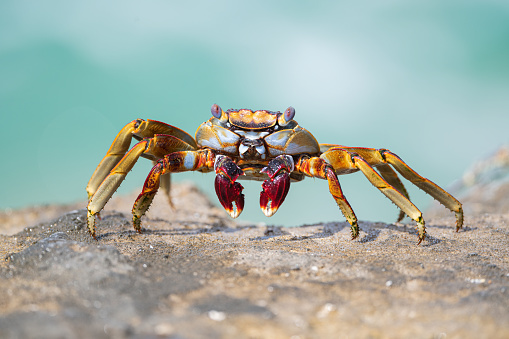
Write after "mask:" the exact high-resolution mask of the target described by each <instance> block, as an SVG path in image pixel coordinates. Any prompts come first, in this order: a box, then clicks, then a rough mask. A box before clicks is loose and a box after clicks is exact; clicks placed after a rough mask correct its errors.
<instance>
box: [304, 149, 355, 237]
mask: <svg viewBox="0 0 509 339" xmlns="http://www.w3.org/2000/svg"><path fill="white" fill-rule="evenodd" d="M295 170H296V171H298V172H300V173H303V174H305V175H307V176H310V177H315V178H321V179H326V180H327V181H328V183H329V191H330V193H331V194H332V197H333V198H334V200H335V201H336V204H337V205H338V206H339V209H340V210H341V212H342V213H343V215H344V216H345V218H346V220H347V221H348V223H349V224H350V226H351V231H352V239H355V238H357V237H358V236H359V225H358V223H357V217H356V216H355V213H354V211H353V209H352V207H351V206H350V204H349V203H348V201H347V200H346V198H345V196H344V195H343V191H342V190H341V186H340V184H339V180H338V176H337V175H336V172H335V171H334V168H333V167H332V166H331V165H330V164H329V163H327V162H326V161H325V160H323V159H322V158H318V157H312V158H310V157H308V156H301V157H300V158H299V160H298V161H297V162H296V163H295Z"/></svg>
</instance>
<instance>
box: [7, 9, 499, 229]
mask: <svg viewBox="0 0 509 339" xmlns="http://www.w3.org/2000/svg"><path fill="white" fill-rule="evenodd" d="M214 103H217V104H219V105H220V106H221V107H222V108H223V109H227V108H253V109H269V110H284V109H286V108H287V107H288V106H290V105H291V106H293V107H295V109H296V118H295V119H296V120H297V121H298V122H299V123H300V124H301V125H302V126H303V127H305V128H307V129H308V130H310V131H311V132H312V133H313V134H314V135H315V136H316V138H317V139H318V140H319V141H320V142H329V143H339V144H344V145H350V146H365V147H377V148H389V149H391V150H392V151H394V152H395V153H397V154H398V155H400V156H401V157H402V158H403V159H404V160H405V161H406V162H407V163H409V164H410V165H411V166H412V167H413V168H415V169H416V170H417V171H418V172H419V173H421V174H422V175H424V176H426V177H428V178H430V179H432V180H434V181H435V182H437V183H438V184H439V185H442V186H444V187H447V186H448V185H450V184H451V183H452V182H454V181H455V180H458V179H459V178H460V177H461V175H462V173H463V172H464V171H465V169H466V168H467V167H468V166H469V165H470V164H472V163H473V162H474V161H475V160H478V159H480V158H482V157H483V156H484V155H486V154H487V153H489V152H492V151H493V150H494V149H496V147H497V146H499V145H501V144H503V143H505V142H507V141H508V139H509V138H508V127H509V112H508V108H509V2H507V1H494V0H478V1H459V0H453V1H429V0H417V1H384V2H378V1H189V2H184V1H124V0H123V1H95V0H94V1H68V0H66V1H51V0H50V1H24V0H16V1H8V0H3V1H1V2H0V116H1V121H2V128H1V130H2V131H1V133H0V141H1V144H2V146H1V147H2V150H3V151H2V160H1V167H0V171H1V172H0V174H1V175H0V185H1V190H0V209H8V208H20V207H23V206H27V205H34V204H47V203H66V202H73V201H80V200H85V199H86V193H85V186H86V184H87V181H88V179H89V177H90V175H91V174H92V172H93V171H94V169H95V167H96V166H97V164H98V163H99V161H100V160H101V158H102V157H103V156H104V154H105V152H106V150H107V148H108V147H109V145H110V143H111V141H112V140H113V138H114V136H115V135H116V133H117V132H118V131H119V130H120V128H121V127H122V126H124V125H125V124H126V123H127V122H129V121H131V120H133V119H135V118H150V119H156V120H161V121H164V122H167V123H169V124H172V125H175V126H178V127H180V128H182V129H184V130H186V131H188V132H189V133H191V134H192V135H194V132H195V130H196V128H197V127H198V125H199V124H200V123H201V122H203V121H205V120H207V119H208V118H209V117H210V106H211V105H212V104H214ZM150 167H151V164H150V162H149V161H145V160H142V161H140V162H139V164H138V165H137V166H135V169H134V170H133V172H132V173H131V174H130V175H129V176H128V177H127V180H126V181H125V182H124V184H123V185H122V187H121V189H120V190H119V192H120V193H126V192H131V191H133V190H136V189H139V188H140V186H141V184H142V182H143V180H144V177H145V176H146V174H147V173H148V171H149V170H150ZM174 178H175V180H176V181H178V180H192V181H194V182H196V183H197V184H198V185H199V187H200V188H201V189H202V190H203V191H205V192H206V193H207V194H209V195H210V196H211V197H212V200H213V201H217V200H216V199H215V197H214V192H213V180H214V175H213V174H200V173H189V174H187V173H186V174H179V175H175V176H174ZM340 180H341V183H342V186H343V189H344V192H345V194H346V196H347V197H348V199H349V201H350V203H351V204H352V206H353V208H354V209H355V211H356V213H357V215H358V217H359V218H360V219H362V220H373V221H378V220H382V221H393V220H394V218H395V217H396V215H397V210H396V208H395V206H393V205H392V204H391V203H390V202H389V201H388V200H387V199H386V198H385V197H384V196H383V195H382V194H380V193H379V192H377V190H376V189H375V188H374V187H372V186H371V185H370V184H369V183H368V182H367V180H366V179H365V178H363V176H362V174H360V173H356V174H352V175H348V176H342V177H340ZM243 184H244V186H245V187H246V189H245V193H246V209H245V211H244V213H243V215H242V217H241V218H242V219H243V220H249V221H263V222H267V223H274V224H281V225H290V224H302V223H312V222H317V221H329V220H340V221H343V220H344V218H343V216H342V215H341V213H340V211H339V209H338V208H337V207H336V206H335V203H334V201H333V199H332V198H331V197H330V194H329V192H328V188H327V184H326V182H324V181H322V180H318V179H316V180H315V179H306V180H305V181H304V182H302V183H297V184H294V185H292V187H291V189H290V193H289V195H288V197H287V199H286V201H285V203H284V205H283V206H282V207H281V209H280V210H279V211H278V213H277V214H276V215H275V216H273V217H272V218H271V219H267V218H265V216H263V214H262V213H261V211H260V209H259V207H258V196H259V191H260V183H259V182H243ZM407 186H408V188H409V189H410V195H411V197H412V200H414V201H415V202H416V204H417V205H418V206H420V207H421V208H422V209H424V208H425V207H426V206H428V205H429V203H430V200H431V198H429V197H428V196H426V195H425V194H424V193H422V192H420V191H418V190H417V189H415V188H411V187H410V186H411V184H408V185H407Z"/></svg>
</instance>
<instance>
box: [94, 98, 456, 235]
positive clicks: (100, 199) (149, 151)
mask: <svg viewBox="0 0 509 339" xmlns="http://www.w3.org/2000/svg"><path fill="white" fill-rule="evenodd" d="M211 113H212V117H211V118H210V119H209V120H208V121H206V122H204V123H202V124H201V125H200V126H199V127H198V130H197V131H196V137H195V138H193V137H191V135H189V134H188V133H186V132H184V131H183V130H181V129H179V128H177V127H174V126H171V125H168V124H166V123H163V122H159V121H155V120H143V119H136V120H133V121H131V122H130V123H128V124H127V125H126V126H124V128H122V130H121V131H120V132H119V133H118V135H117V136H116V138H115V140H114V141H113V143H112V145H111V147H110V148H109V150H108V152H107V153H106V155H105V156H104V158H103V159H102V160H101V162H100V163H99V165H98V166H97V168H96V170H95V172H94V173H93V175H92V177H91V178H90V181H89V182H88V185H87V193H88V197H89V200H88V207H87V210H88V213H87V226H88V230H89V232H90V235H91V236H92V237H93V238H95V239H96V217H97V216H98V215H99V212H100V211H101V210H102V209H103V207H104V206H105V205H106V203H107V201H108V200H109V199H110V198H111V196H112V195H113V193H114V192H115V191H116V190H117V188H118V187H119V186H120V184H121V183H122V181H123V180H124V179H125V177H126V175H127V173H129V171H131V169H132V168H133V166H134V165H135V163H136V162H137V161H138V159H139V158H140V157H143V158H147V159H149V160H152V161H153V162H154V166H153V168H152V169H151V171H150V173H149V174H148V176H147V179H146V180H145V183H144V185H143V189H142V191H141V193H140V194H139V196H138V198H137V199H136V201H135V202H134V206H133V209H132V214H133V226H134V229H135V230H136V231H138V232H139V233H141V232H142V227H141V218H142V216H143V215H144V214H145V212H146V211H147V210H148V208H149V206H150V204H151V203H152V200H153V198H154V196H155V195H156V193H157V191H158V189H159V188H160V187H162V189H163V191H164V192H165V193H166V195H167V196H168V199H169V203H170V205H172V203H171V199H170V187H171V185H170V174H171V173H176V172H185V171H199V172H212V171H214V172H215V173H216V177H215V190H216V194H217V197H218V199H219V202H220V203H221V205H222V206H223V207H224V209H225V210H226V212H228V214H229V215H230V216H231V217H232V218H236V217H238V216H239V215H240V214H241V212H242V210H243V208H244V194H242V190H243V187H242V185H241V184H240V183H239V182H237V179H249V180H258V181H262V191H261V193H260V208H261V210H262V211H263V213H264V214H265V215H266V216H268V217H270V216H272V215H273V214H274V213H276V211H277V210H278V209H279V207H280V206H281V204H282V203H283V201H284V199H285V197H286V195H287V193H288V190H289V188H290V183H291V182H297V181H301V180H303V179H304V178H305V177H314V178H320V179H324V180H327V182H328V186H329V191H330V193H331V195H332V197H333V198H334V200H335V201H336V203H337V205H338V206H339V209H340V210H341V212H342V213H343V215H344V216H345V218H346V220H347V221H348V223H349V224H350V228H351V235H352V239H355V238H357V237H358V236H359V226H358V222H357V217H356V216H355V213H354V211H353V209H352V207H351V206H350V204H349V203H348V201H347V199H346V198H345V196H344V195H343V192H342V190H341V186H340V184H339V181H338V175H342V174H349V173H353V172H357V171H361V172H362V173H363V174H364V175H365V176H366V178H367V179H368V180H369V181H370V182H371V184H372V185H374V186H375V187H376V188H378V189H379V190H380V191H381V192H382V193H383V194H384V195H385V196H386V197H387V198H389V199H390V200H391V201H392V202H393V203H394V204H396V206H398V207H399V209H400V213H399V216H398V219H397V222H399V221H401V220H402V219H403V218H404V216H405V215H407V216H409V217H410V218H411V219H412V220H414V221H415V222H416V223H417V233H418V244H420V243H421V242H422V241H423V240H424V239H425V237H426V228H425V223H424V219H423V217H422V213H421V211H419V209H418V208H417V207H416V206H415V205H414V204H413V203H412V202H411V201H410V199H409V196H408V193H407V191H406V189H405V187H404V186H403V183H402V181H401V180H400V179H399V177H398V175H397V172H399V174H400V175H402V176H403V177H404V178H406V179H407V180H409V181H410V182H412V183H413V184H414V185H416V186H417V187H419V188H420V189H421V190H423V191H424V192H426V193H428V194H429V195H431V196H432V197H433V198H435V199H436V200H438V201H439V202H440V203H441V204H442V205H444V206H445V207H446V208H448V209H449V210H451V211H452V212H454V213H455V214H456V231H459V230H460V229H461V227H462V225H463V208H462V205H461V203H460V202H459V201H458V200H457V199H456V198H454V197H453V196H452V195H451V194H449V193H448V192H446V191H445V190H444V189H442V188H441V187H439V186H438V185H436V184H435V183H433V182H432V181H430V180H428V179H426V178H424V177H422V176H420V175H419V174H417V172H415V171H414V170H413V169H412V168H411V167H410V166H408V165H407V164H406V163H405V162H404V161H403V160H401V158H400V157H398V156H397V155H396V154H394V153H392V152H391V151H389V150H387V149H375V148H363V147H348V146H341V145H336V144H323V143H322V144H320V143H318V141H317V140H316V139H315V137H314V136H313V135H312V134H311V133H310V132H309V131H307V130H306V129H305V128H303V127H301V126H299V124H298V123H297V122H296V121H295V120H294V117H295V109H294V108H292V107H289V108H288V109H286V110H285V111H284V112H279V111H278V112H272V111H268V110H250V109H229V110H227V111H223V110H222V109H221V108H220V107H219V106H218V105H216V104H214V105H212V108H211ZM133 138H134V139H135V140H137V141H138V142H137V143H136V144H135V145H134V146H133V147H132V148H131V149H129V147H130V144H131V141H132V139H133Z"/></svg>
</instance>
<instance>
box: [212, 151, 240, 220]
mask: <svg viewBox="0 0 509 339" xmlns="http://www.w3.org/2000/svg"><path fill="white" fill-rule="evenodd" d="M214 170H215V171H216V174H217V175H216V180H215V185H214V186H215V188H216V194H217V197H218V199H219V202H220V203H221V205H223V207H224V209H225V210H226V211H227V212H228V214H229V215H230V216H231V217H232V218H237V217H238V216H239V215H240V213H242V210H243V209H244V194H242V190H243V189H244V187H242V185H241V184H239V183H238V182H236V180H237V178H238V177H239V176H240V175H244V172H243V171H242V170H241V169H240V168H239V167H238V166H237V164H235V163H234V162H233V160H232V159H231V158H229V157H227V156H224V155H218V156H217V157H216V162H215V164H214Z"/></svg>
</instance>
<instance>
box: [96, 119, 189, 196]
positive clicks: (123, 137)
mask: <svg viewBox="0 0 509 339" xmlns="http://www.w3.org/2000/svg"><path fill="white" fill-rule="evenodd" d="M156 134H167V135H172V136H174V137H176V138H178V139H180V140H181V141H183V142H185V143H187V144H188V146H190V147H191V148H192V149H196V148H197V146H196V142H195V141H194V139H193V138H192V137H191V136H190V135H189V134H187V133H186V132H184V131H182V130H181V129H179V128H177V127H174V126H171V125H168V124H165V123H163V122H159V121H155V120H143V119H137V120H133V121H131V122H130V123H128V124H127V125H125V126H124V127H123V128H122V129H121V130H120V132H119V133H118V134H117V136H116V137H115V139H114V140H113V143H112V144H111V146H110V149H109V150H108V152H106V155H105V156H104V158H103V159H102V160H101V162H100V163H99V165H97V168H96V169H95V171H94V173H93V174H92V177H91V178H90V180H89V182H88V185H87V193H88V198H89V199H90V198H91V197H92V196H93V195H94V193H95V192H96V191H97V189H98V187H99V185H101V183H102V182H103V180H104V178H106V176H107V175H108V174H109V173H110V171H111V170H112V169H113V168H114V167H115V166H116V165H117V164H118V162H119V161H120V160H121V159H122V158H123V157H124V155H125V154H126V152H127V150H128V149H129V146H130V144H131V140H132V138H133V137H134V138H136V139H138V140H141V139H144V138H152V137H153V136H154V135H156Z"/></svg>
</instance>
